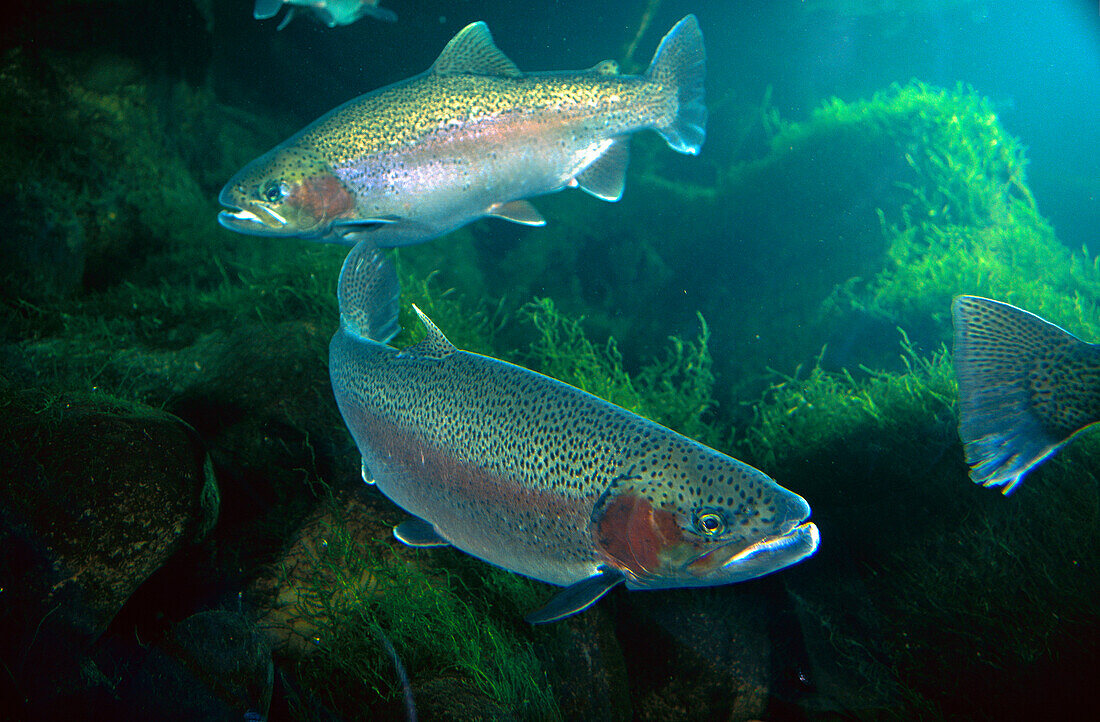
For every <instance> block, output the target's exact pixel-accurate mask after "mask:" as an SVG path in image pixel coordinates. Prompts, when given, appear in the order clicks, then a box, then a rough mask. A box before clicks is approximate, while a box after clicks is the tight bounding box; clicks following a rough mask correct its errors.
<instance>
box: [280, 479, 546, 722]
mask: <svg viewBox="0 0 1100 722" xmlns="http://www.w3.org/2000/svg"><path fill="white" fill-rule="evenodd" d="M325 503H326V504H328V505H329V512H330V517H329V518H331V519H332V523H331V525H329V526H328V528H327V530H326V531H325V533H324V537H323V540H322V543H321V545H320V547H319V549H318V552H317V559H316V560H314V561H315V563H316V566H315V570H314V574H313V578H312V583H309V582H307V587H306V588H305V589H304V590H300V591H299V593H298V594H299V596H298V600H299V601H298V604H299V606H300V609H299V613H300V614H302V615H304V616H307V617H310V618H312V619H313V620H314V624H316V627H317V630H318V631H317V636H316V639H315V643H316V645H317V649H316V651H315V652H314V653H312V654H310V655H309V656H307V657H306V658H305V659H303V660H302V661H301V662H299V663H298V672H299V675H300V677H301V679H302V680H303V681H306V682H307V683H308V685H309V687H310V689H311V692H312V694H314V695H317V696H319V697H320V698H322V699H324V700H325V701H326V702H327V703H329V704H331V705H332V706H333V708H334V709H335V710H337V711H342V712H344V713H347V714H355V713H358V712H357V711H358V710H362V709H370V708H377V705H378V699H381V700H384V701H387V702H390V703H393V702H395V701H396V700H397V699H398V698H399V697H400V696H401V695H402V694H403V692H404V690H403V685H402V682H401V680H400V678H399V676H398V674H397V672H396V671H395V664H394V660H393V659H392V657H391V656H390V655H389V654H388V653H387V651H386V646H387V644H389V645H392V649H393V651H394V654H395V655H396V657H397V658H398V659H400V660H401V663H402V664H403V666H404V667H405V668H406V669H407V670H408V674H409V679H410V683H411V685H412V688H413V690H417V689H420V688H423V687H424V686H425V685H426V684H427V683H428V682H429V681H431V680H437V679H441V678H442V679H445V680H448V682H447V684H448V685H451V686H452V688H453V692H454V693H455V694H458V693H459V690H461V689H463V688H469V689H473V690H476V692H477V693H479V694H480V695H482V696H483V697H484V698H485V700H487V701H488V702H489V703H491V704H489V705H488V708H489V709H490V710H493V709H495V710H496V714H501V713H506V714H511V715H514V716H515V717H516V718H518V719H532V720H552V719H558V718H560V713H559V712H558V711H557V706H556V704H555V702H554V698H553V696H552V695H551V693H550V691H549V687H548V684H547V681H546V678H545V674H544V673H543V672H542V668H541V665H540V663H539V662H538V660H537V659H536V657H535V655H534V652H533V650H532V647H531V643H530V642H529V641H528V640H526V639H524V635H522V634H520V633H518V632H517V626H516V624H515V623H514V620H509V619H508V618H507V617H506V616H504V615H507V614H508V613H510V612H511V611H512V610H513V609H514V608H515V607H516V606H517V605H522V604H526V603H528V602H530V601H531V600H532V599H534V598H536V597H535V595H534V594H533V593H532V591H531V590H532V588H533V586H534V585H533V583H531V582H527V581H525V580H521V581H520V583H517V582H516V581H515V577H514V575H510V574H507V573H505V572H502V571H499V570H489V569H488V568H486V571H485V572H484V574H483V575H482V576H483V579H484V580H485V583H486V584H487V586H488V588H489V589H491V591H492V592H493V593H494V595H501V596H502V597H503V600H502V601H504V602H505V603H504V604H498V603H497V602H496V601H491V600H492V598H483V597H482V596H481V595H479V594H477V593H471V589H469V588H468V586H467V584H466V582H464V581H463V579H462V577H461V576H460V575H457V574H455V573H453V572H451V571H448V569H447V567H445V566H433V565H431V564H425V563H421V562H422V561H423V560H422V555H423V554H424V552H423V550H413V551H405V550H402V551H400V552H397V553H395V551H394V549H395V547H394V543H393V542H392V541H390V542H388V543H379V542H373V543H368V544H365V545H364V544H362V543H361V542H360V540H359V539H357V538H356V537H355V535H353V534H351V533H349V527H348V523H347V521H346V520H345V519H343V518H341V515H340V510H339V508H338V506H337V505H336V504H335V503H334V502H333V498H332V497H331V496H329V497H327V501H326V502H325ZM417 555H420V558H418V556H417ZM448 566H449V565H448ZM481 566H482V567H485V566H486V565H481ZM497 601H501V600H500V599H499V598H498V599H497ZM509 602H510V603H509ZM524 632H528V630H524ZM528 634H529V632H528ZM494 705H496V706H494ZM298 712H299V714H301V715H302V716H303V717H307V718H308V716H309V715H308V710H304V709H303V710H298Z"/></svg>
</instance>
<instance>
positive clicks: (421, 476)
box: [329, 243, 819, 623]
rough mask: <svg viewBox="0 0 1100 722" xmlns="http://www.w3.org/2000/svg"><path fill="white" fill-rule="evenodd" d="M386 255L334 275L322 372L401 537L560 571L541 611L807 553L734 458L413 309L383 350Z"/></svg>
mask: <svg viewBox="0 0 1100 722" xmlns="http://www.w3.org/2000/svg"><path fill="white" fill-rule="evenodd" d="M398 295H399V291H398V284H397V277H396V274H395V272H394V269H393V266H392V264H391V263H390V262H389V260H388V259H386V258H385V257H384V256H383V255H382V254H381V252H380V251H378V250H377V248H375V247H372V246H371V245H369V244H367V243H361V244H359V245H358V246H356V247H355V249H353V250H352V252H351V254H349V256H348V258H347V260H346V261H345V262H344V268H343V270H342V272H341V275H340V289H339V296H340V308H341V327H340V329H339V330H338V331H337V332H336V335H335V336H334V337H333V339H332V344H331V347H330V357H329V369H330V373H331V377H332V387H333V390H334V391H335V394H336V400H337V403H338V404H339V407H340V412H341V414H342V415H343V418H344V421H345V423H346V424H347V426H348V428H349V429H350V430H351V433H352V436H353V437H354V438H355V442H356V444H357V445H358V447H359V451H360V453H361V454H362V457H363V478H364V479H365V480H366V481H367V482H368V483H372V484H375V485H377V487H378V489H379V490H381V491H382V493H383V494H385V495H386V496H387V497H389V498H390V499H391V500H392V501H394V502H395V503H396V504H398V505H399V506H401V507H402V508H404V509H405V510H406V511H408V512H409V513H410V514H412V515H414V518H413V519H411V520H409V521H406V522H404V523H402V524H399V525H398V526H397V527H396V528H395V529H394V534H395V535H396V537H397V538H398V539H399V540H401V541H402V542H405V543H406V544H410V545H413V546H440V545H448V544H449V545H453V546H455V547H457V548H458V549H461V550H462V551H464V552H466V553H468V554H471V555H473V556H475V557H477V558H479V559H482V560H484V561H487V562H489V563H491V564H495V565H497V566H499V567H503V568H504V569H507V570H509V571H512V572H516V573H518V574H523V575H526V576H529V577H533V578H535V579H539V580H541V581H544V582H548V583H550V584H557V585H559V586H564V587H566V589H565V590H564V591H562V592H561V593H560V594H558V595H557V596H556V597H554V599H553V600H552V601H551V602H550V603H549V605H548V606H546V607H545V608H543V609H541V610H539V611H537V612H534V613H533V614H531V615H530V616H528V621H531V622H533V623H540V622H551V621H555V620H558V619H562V618H564V617H567V616H569V615H571V614H575V613H576V612H579V611H581V610H583V609H585V608H587V607H588V606H590V605H591V604H593V603H595V602H596V601H597V600H598V599H599V598H600V597H602V596H603V595H604V594H605V593H606V592H607V591H608V590H609V589H611V588H612V587H614V586H615V585H617V584H619V583H625V584H626V586H627V587H628V588H631V589H665V588H669V587H696V586H711V585H716V584H728V583H730V582H738V581H742V580H745V579H752V578H754V577H759V576H761V575H764V574H768V573H770V572H774V571H776V570H778V569H782V568H783V567H786V566H788V565H790V564H794V563H795V562H797V561H799V560H801V559H805V558H806V557H808V556H809V555H811V554H813V553H814V551H815V550H816V549H817V545H818V539H819V537H818V531H817V527H816V526H814V524H812V523H809V522H807V521H806V520H807V518H808V517H809V515H810V507H809V505H808V504H807V503H806V501H805V500H804V499H803V498H802V497H800V496H798V495H797V494H794V493H792V492H790V491H788V490H786V489H784V488H783V487H781V486H779V485H778V484H777V483H775V481H773V480H772V479H771V478H769V477H768V476H767V475H765V474H763V473H762V472H760V471H758V470H756V469H754V468H753V467H751V466H749V465H748V464H745V463H742V462H740V461H738V460H736V459H733V458H730V457H729V456H726V455H725V454H722V453H719V452H717V451H715V450H713V449H710V448H708V447H706V446H703V445H702V444H700V443H698V442H696V441H693V440H691V439H689V438H687V437H685V436H681V435H680V434H677V433H675V432H673V431H671V430H669V429H666V428H665V427H663V426H660V425H658V424H656V423H654V422H652V421H649V420H647V419H644V418H642V417H640V416H638V415H636V414H633V413H630V412H629V411H627V410H625V409H623V408H620V407H618V406H615V405H613V404H610V403H608V402H606V401H603V400H602V399H599V398H597V397H595V396H592V395H591V394H588V393H585V392H584V391H581V390H579V389H576V388H574V387H572V386H568V385H566V384H564V383H561V382H560V381H556V380H554V379H552V378H549V377H547V376H543V375H542V374H538V373H535V372H534V371H529V370H527V369H525V368H521V367H519V366H515V365H513V364H510V363H505V362H504V361H500V360H497V359H494V358H489V357H487V356H481V355H479V354H474V353H470V352H467V351H461V350H459V349H457V348H455V347H454V346H453V345H452V344H451V343H450V342H449V341H448V340H447V339H446V338H445V337H444V336H443V334H442V333H441V332H440V331H439V329H438V328H436V327H435V325H433V324H432V322H431V321H430V320H429V319H428V318H427V317H426V316H424V315H423V314H422V313H420V312H419V309H417V312H418V313H420V319H421V321H422V322H423V324H424V326H425V327H426V329H427V332H428V333H427V336H426V337H425V338H424V340H423V341H421V342H420V343H418V344H416V345H415V346H412V347H410V348H407V349H405V350H403V351H398V350H396V349H393V348H391V347H389V346H387V345H386V341H388V340H389V339H391V338H393V336H394V335H395V334H396V333H397V331H398V326H397V313H398V303H397V301H398Z"/></svg>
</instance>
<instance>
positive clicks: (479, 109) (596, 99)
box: [218, 15, 707, 246]
mask: <svg viewBox="0 0 1100 722" xmlns="http://www.w3.org/2000/svg"><path fill="white" fill-rule="evenodd" d="M704 68H705V56H704V51H703V37H702V33H701V32H700V31H699V25H698V23H697V22H696V20H695V16H693V15H688V16H687V17H685V18H684V19H683V20H681V21H680V22H679V23H677V24H676V26H675V27H673V28H672V30H670V31H669V33H668V34H667V35H666V36H665V37H664V39H663V40H662V41H661V44H660V46H659V47H658V48H657V52H656V54H655V55H654V57H653V61H652V63H651V64H650V66H649V69H648V70H647V71H646V72H645V74H644V75H640V76H632V75H620V74H619V72H618V67H617V66H616V64H615V63H614V62H613V61H604V62H602V63H599V64H598V65H596V66H595V67H594V68H591V69H589V70H586V71H580V72H563V73H521V72H520V71H519V69H518V68H517V67H516V65H515V63H513V62H512V61H511V60H509V59H508V58H507V57H506V56H505V55H504V54H503V53H502V52H501V51H500V50H499V49H498V48H497V47H496V46H495V45H494V44H493V39H492V37H491V36H490V35H489V30H488V28H487V27H486V26H485V24H484V23H480V22H478V23H473V24H471V25H468V26H466V27H465V28H464V29H463V30H461V31H460V32H459V33H458V34H457V35H455V36H454V38H452V39H451V41H450V42H449V43H448V44H447V47H446V48H444V49H443V52H442V53H441V54H440V56H439V58H438V59H437V60H436V61H435V64H433V65H432V67H431V68H430V69H429V70H428V71H427V72H425V73H422V74H421V75H418V76H416V77H414V78H411V79H409V80H405V81H402V82H399V83H395V84H393V85H390V86H387V87H385V88H381V89H379V90H375V91H373V92H370V93H367V94H366V95H362V96H360V97H358V98H356V99H354V100H352V101H349V102H348V103H345V104H344V105H342V106H340V107H339V108H336V109H335V110H333V111H331V112H330V113H328V114H327V115H325V116H323V117H321V118H320V119H318V120H316V121H314V122H313V123H312V124H310V125H308V126H306V127H305V128H304V129H303V130H301V131H299V132H298V133H297V134H296V135H294V136H292V137H291V138H289V139H288V140H286V141H285V142H283V143H282V144H280V145H279V146H277V147H276V148H274V149H273V150H271V151H269V152H268V153H266V154H265V155H263V156H260V157H259V158H257V159H256V160H254V161H252V162H251V163H249V164H248V165H247V166H245V167H244V169H242V170H241V171H240V172H238V173H237V174H236V175H235V176H234V177H233V178H232V179H231V180H230V181H229V183H228V184H226V186H225V188H223V189H222V192H221V195H220V196H219V200H220V201H221V203H222V205H223V206H226V208H227V209H228V210H224V211H222V212H221V213H220V214H219V215H218V220H219V222H220V223H221V224H222V225H223V226H225V227H226V228H229V229H230V230H234V231H239V232H241V233H249V234H254V235H261V236H293V237H298V238H309V239H314V240H318V241H325V242H336V243H346V244H348V245H352V244H353V243H355V242H357V241H359V240H361V239H362V238H364V237H366V236H368V235H369V238H370V239H371V242H372V243H373V244H374V245H376V246H401V245H407V244H412V243H420V242H422V241H427V240H430V239H432V238H435V237H437V236H440V235H442V234H444V233H447V232H448V231H452V230H454V229H456V228H458V227H460V226H462V225H465V224H466V223H469V222H470V221H473V220H476V219H478V218H483V217H485V216H495V217H498V218H503V219H505V220H509V221H513V222H515V223H522V224H525V225H530V226H539V225H543V224H544V223H545V221H544V220H543V217H542V216H541V215H540V214H539V212H538V211H537V210H536V209H535V207H534V206H533V205H531V204H530V203H529V202H528V201H527V200H525V199H527V198H531V197H533V196H538V195H542V194H546V193H553V192H555V191H558V190H561V189H562V188H567V187H573V188H580V189H582V190H585V191H587V192H589V193H591V194H592V195H594V196H596V197H597V198H601V199H603V200H607V201H616V200H618V199H619V198H620V197H621V196H622V192H623V183H624V180H625V174H626V164H627V157H628V139H629V136H630V134H631V133H634V132H636V131H639V130H643V129H646V128H651V129H653V130H656V131H657V132H658V133H660V134H661V136H662V137H664V139H665V140H666V141H667V142H668V144H669V145H670V146H671V147H672V148H673V149H674V150H677V151H679V152H681V153H691V154H694V153H698V152H699V148H700V147H701V146H702V143H703V138H704V135H705V130H704V129H705V125H706V116H707V111H706V106H705V105H704V104H703V75H704Z"/></svg>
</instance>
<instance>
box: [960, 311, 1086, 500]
mask: <svg viewBox="0 0 1100 722" xmlns="http://www.w3.org/2000/svg"><path fill="white" fill-rule="evenodd" d="M952 316H953V318H954V322H955V353H954V359H955V375H956V376H957V377H958V380H959V436H960V437H961V438H962V441H963V446H964V451H965V452H966V462H967V463H968V464H969V465H970V478H971V479H972V480H974V482H976V483H978V484H981V485H983V486H1003V487H1004V490H1003V491H1004V493H1005V494H1009V493H1011V492H1012V491H1013V490H1014V489H1015V488H1016V487H1017V486H1019V484H1020V482H1021V481H1023V478H1024V475H1025V474H1027V473H1028V472H1029V471H1031V470H1032V469H1034V468H1035V467H1036V466H1038V465H1039V464H1040V463H1042V462H1043V461H1044V460H1045V459H1047V458H1048V457H1050V456H1051V455H1053V454H1054V453H1055V452H1057V451H1058V450H1059V449H1060V448H1062V446H1064V445H1065V444H1066V443H1067V442H1068V441H1069V440H1070V439H1072V438H1073V437H1074V436H1076V435H1077V434H1078V433H1080V432H1081V431H1083V430H1085V429H1086V428H1088V427H1090V426H1092V425H1093V424H1096V423H1097V422H1100V345H1098V344H1093V343H1086V342H1084V341H1082V340H1081V339H1079V338H1077V337H1076V336H1074V335H1072V334H1070V333H1069V332H1067V331H1064V330H1062V329H1061V328H1059V327H1058V326H1055V325H1054V324H1053V323H1050V322H1048V321H1046V320H1044V319H1042V318H1039V317H1038V316H1036V315H1035V314H1033V313H1028V312H1027V311H1024V310H1023V309H1020V308H1016V307H1015V306H1010V305H1009V304H1007V303H1002V302H1000V301H993V300H990V299H988V298H979V297H977V296H959V297H958V298H956V299H955V302H954V304H952Z"/></svg>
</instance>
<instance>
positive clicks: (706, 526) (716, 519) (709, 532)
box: [695, 509, 726, 536]
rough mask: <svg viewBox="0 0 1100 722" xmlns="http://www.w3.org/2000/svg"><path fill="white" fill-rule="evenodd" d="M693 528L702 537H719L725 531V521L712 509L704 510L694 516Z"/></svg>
mask: <svg viewBox="0 0 1100 722" xmlns="http://www.w3.org/2000/svg"><path fill="white" fill-rule="evenodd" d="M695 528H696V530H698V532H699V533H700V534H702V535H703V536H720V535H721V534H722V533H723V532H724V531H725V530H726V519H725V517H724V516H722V514H721V513H720V512H718V511H716V510H714V509H704V510H702V511H700V512H697V513H696V514H695Z"/></svg>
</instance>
